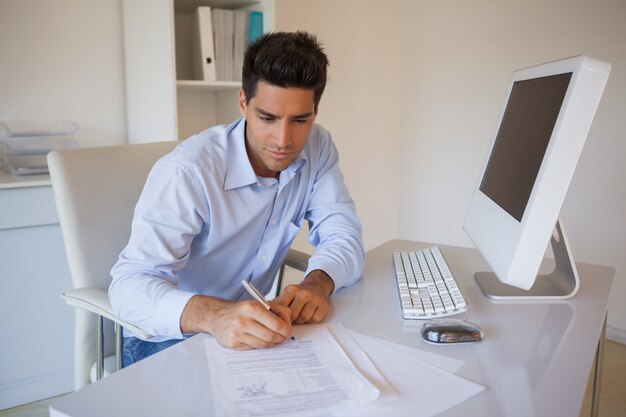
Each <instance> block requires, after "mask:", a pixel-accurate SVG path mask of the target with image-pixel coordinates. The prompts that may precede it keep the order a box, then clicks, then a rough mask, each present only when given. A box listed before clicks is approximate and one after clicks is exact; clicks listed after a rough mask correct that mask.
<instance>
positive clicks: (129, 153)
mask: <svg viewBox="0 0 626 417" xmlns="http://www.w3.org/2000/svg"><path fill="white" fill-rule="evenodd" d="M178 143H179V142H156V143H147V144H136V145H117V146H105V147H94V148H82V149H74V150H66V151H54V152H51V153H50V155H49V157H48V166H49V169H50V177H51V179H52V186H53V190H54V196H55V200H56V205H57V211H58V215H59V221H60V224H61V231H62V234H63V240H64V243H65V250H66V253H67V260H68V264H69V269H70V273H71V275H72V283H73V285H74V288H81V287H97V288H108V286H109V283H110V282H111V277H110V275H109V272H110V270H111V267H112V266H113V264H114V263H115V262H116V261H117V257H118V255H119V254H120V252H121V250H122V249H123V248H124V246H125V245H126V243H128V238H129V236H130V225H131V222H132V218H133V212H134V209H135V205H136V203H137V199H138V198H139V195H140V194H141V190H142V189H143V186H144V184H145V182H146V178H147V176H148V173H149V172H150V169H151V168H152V166H153V165H154V163H155V162H156V161H157V159H159V158H160V157H161V156H163V155H165V154H166V153H167V152H169V151H170V150H172V149H173V148H174V147H175V146H176V144H178Z"/></svg>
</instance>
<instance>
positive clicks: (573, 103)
mask: <svg viewBox="0 0 626 417" xmlns="http://www.w3.org/2000/svg"><path fill="white" fill-rule="evenodd" d="M610 68H611V66H610V65H609V64H607V63H605V62H602V61H599V60H595V59H592V58H588V57H584V56H577V57H572V58H566V59H562V60H559V61H553V62H549V63H546V64H541V65H536V66H533V67H528V68H524V69H521V70H517V71H514V73H513V77H512V79H511V81H510V83H509V86H508V89H507V92H506V95H505V100H504V103H503V106H502V110H501V112H500V116H499V119H498V120H497V123H496V129H495V130H494V134H493V136H492V138H491V142H490V146H489V149H488V152H487V156H486V158H485V160H484V162H483V167H482V170H481V172H480V175H479V177H478V178H479V180H478V182H477V185H476V188H475V190H474V193H473V196H472V200H471V202H470V205H469V207H468V210H467V214H466V217H465V222H464V229H465V231H466V232H467V234H468V236H469V237H470V238H471V239H472V241H473V242H474V244H475V245H476V248H477V249H478V250H479V251H480V253H481V254H482V255H483V257H484V258H485V260H486V261H487V263H488V264H489V266H490V267H491V270H492V273H491V275H495V278H496V281H498V282H497V283H498V284H499V283H503V284H505V285H506V286H513V287H515V288H516V289H522V290H524V291H526V290H531V287H533V285H534V284H535V280H536V278H537V273H538V271H539V268H540V266H541V263H542V261H543V258H544V255H545V252H546V248H547V246H548V243H549V242H550V238H551V236H552V235H553V230H555V225H556V224H557V219H558V216H559V213H560V210H561V205H562V204H563V200H564V199H565V195H566V193H567V189H568V187H569V183H570V181H571V179H572V176H573V174H574V170H575V168H576V164H577V163H578V159H579V157H580V154H581V152H582V149H583V145H584V143H585V140H586V138H587V133H588V132H589V129H590V127H591V123H592V121H593V117H594V115H595V112H596V109H597V107H598V104H599V102H600V98H601V96H602V93H603V91H604V86H605V85H606V81H607V79H608V76H609V72H610ZM561 226H562V225H561ZM557 230H558V231H561V230H562V227H560V226H559V228H557ZM556 235H557V233H556V232H555V236H556ZM563 240H566V239H563ZM567 251H569V248H568V249H567ZM568 253H569V252H568ZM568 256H569V255H568ZM555 258H556V256H555ZM570 269H571V268H570ZM574 275H575V271H574ZM576 279H577V277H576ZM477 280H478V282H479V285H481V288H482V284H481V280H480V279H477ZM536 288H537V286H535V288H534V289H533V291H534V290H535V289H536ZM572 288H575V289H573V290H572V292H575V290H576V289H577V284H576V285H575V286H573V287H572ZM483 290H484V288H483ZM540 291H541V290H540Z"/></svg>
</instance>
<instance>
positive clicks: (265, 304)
mask: <svg viewBox="0 0 626 417" xmlns="http://www.w3.org/2000/svg"><path fill="white" fill-rule="evenodd" d="M241 284H242V285H243V287H244V288H245V289H246V291H248V294H250V295H251V296H252V297H253V298H254V299H255V300H257V301H258V302H259V303H261V305H262V306H263V307H265V309H266V310H271V307H270V305H269V304H268V302H267V300H266V299H265V297H263V295H261V293H260V292H259V290H257V289H256V288H255V287H254V285H252V284H250V283H249V282H248V281H241Z"/></svg>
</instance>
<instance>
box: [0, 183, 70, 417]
mask: <svg viewBox="0 0 626 417" xmlns="http://www.w3.org/2000/svg"><path fill="white" fill-rule="evenodd" d="M0 206H1V207H2V216H1V217H0V265H2V273H1V274H0V316H1V317H2V320H0V334H2V343H1V344H0V410H2V409H5V408H9V407H14V406H16V405H20V404H24V403H28V402H31V401H36V400H40V399H42V398H48V397H52V396H55V395H59V394H63V393H66V392H70V391H72V390H73V388H74V371H73V370H74V311H73V308H71V307H68V306H67V305H65V303H64V302H63V301H62V300H61V297H60V294H61V292H63V291H66V290H68V289H70V288H72V282H71V278H70V273H69V268H68V266H67V261H66V258H65V249H64V246H63V238H62V236H61V228H60V226H59V222H58V219H57V213H56V208H55V204H54V196H53V194H52V187H51V186H50V177H49V176H47V175H37V176H25V177H11V176H10V175H8V174H5V173H1V172H0Z"/></svg>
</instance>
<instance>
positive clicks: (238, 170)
mask: <svg viewBox="0 0 626 417" xmlns="http://www.w3.org/2000/svg"><path fill="white" fill-rule="evenodd" d="M245 128H246V119H244V118H242V119H239V120H238V121H236V122H234V123H233V124H231V125H230V127H229V130H228V133H227V134H228V149H229V152H228V155H227V156H226V158H227V163H228V165H227V166H226V177H225V179H224V190H231V189H234V188H239V187H245V186H247V185H251V184H255V183H256V182H257V177H256V174H255V173H254V169H253V168H252V164H251V163H250V158H248V152H247V151H246V139H245ZM304 149H306V146H305V148H304ZM307 159H308V158H307V157H306V155H305V151H304V150H303V151H302V152H300V155H299V156H298V157H297V158H296V159H294V160H293V162H291V164H289V166H288V167H287V168H286V169H285V170H283V171H282V172H281V173H280V177H279V183H280V184H281V185H282V184H287V183H288V182H289V181H291V179H292V178H293V177H295V176H296V174H297V173H298V172H300V170H301V169H302V168H303V167H304V165H305V164H306V161H307ZM281 188H282V186H281Z"/></svg>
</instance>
